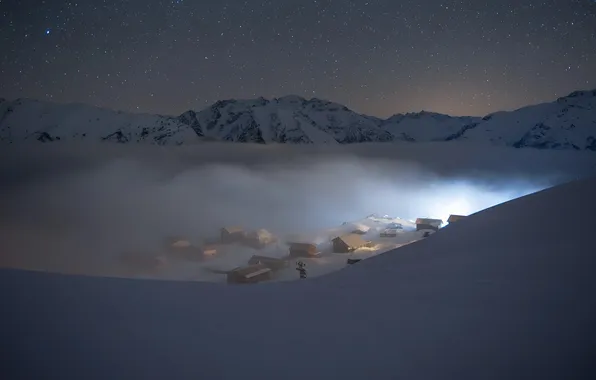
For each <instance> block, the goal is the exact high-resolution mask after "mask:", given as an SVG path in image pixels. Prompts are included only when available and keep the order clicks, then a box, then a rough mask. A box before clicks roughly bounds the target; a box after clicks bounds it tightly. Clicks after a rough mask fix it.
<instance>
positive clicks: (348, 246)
mask: <svg viewBox="0 0 596 380" xmlns="http://www.w3.org/2000/svg"><path fill="white" fill-rule="evenodd" d="M332 242H333V252H335V253H348V252H352V251H355V250H357V249H358V248H362V247H366V246H369V245H370V244H371V242H370V241H367V240H364V239H362V236H360V235H358V234H348V235H343V236H339V237H336V238H335V239H333V240H332Z"/></svg>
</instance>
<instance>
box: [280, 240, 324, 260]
mask: <svg viewBox="0 0 596 380" xmlns="http://www.w3.org/2000/svg"><path fill="white" fill-rule="evenodd" d="M288 244H289V246H290V257H316V256H318V255H320V254H321V252H319V249H318V247H317V245H316V244H312V243H288Z"/></svg>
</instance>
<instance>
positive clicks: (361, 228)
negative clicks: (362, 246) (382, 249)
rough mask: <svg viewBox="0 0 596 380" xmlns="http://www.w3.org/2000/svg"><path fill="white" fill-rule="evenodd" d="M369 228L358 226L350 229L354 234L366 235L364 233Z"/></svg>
mask: <svg viewBox="0 0 596 380" xmlns="http://www.w3.org/2000/svg"><path fill="white" fill-rule="evenodd" d="M369 230H370V228H369V227H366V226H360V227H358V228H356V229H355V230H353V231H352V233H353V234H356V235H366V233H367V232H368V231H369Z"/></svg>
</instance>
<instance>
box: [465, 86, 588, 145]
mask: <svg viewBox="0 0 596 380" xmlns="http://www.w3.org/2000/svg"><path fill="white" fill-rule="evenodd" d="M459 139H460V140H467V141H473V142H486V141H490V142H492V143H494V144H500V145H508V146H514V147H516V148H522V147H533V148H557V149H576V150H583V149H587V150H594V151H596V90H593V91H577V92H574V93H571V94H570V95H568V96H565V97H562V98H559V99H558V100H557V101H556V102H552V103H543V104H538V105H535V106H529V107H524V108H521V109H518V110H516V111H512V112H498V113H494V114H491V115H488V116H485V117H484V118H483V119H482V121H481V122H480V123H478V124H477V125H475V126H472V128H469V129H468V130H466V131H465V133H462V135H461V137H459Z"/></svg>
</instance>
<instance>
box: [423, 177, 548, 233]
mask: <svg viewBox="0 0 596 380" xmlns="http://www.w3.org/2000/svg"><path fill="white" fill-rule="evenodd" d="M540 190H542V188H538V187H536V186H530V185H527V184H525V185H524V184H521V185H520V184H516V185H509V186H506V187H505V188H503V189H499V190H489V189H487V188H485V187H483V186H481V185H475V184H473V183H471V182H470V183H457V184H449V183H446V184H442V183H437V184H434V185H433V189H432V191H423V192H421V194H420V196H419V197H420V198H419V199H424V201H423V202H421V204H420V203H419V204H418V210H419V211H418V215H419V217H430V218H436V219H441V220H442V221H443V222H444V223H447V219H449V216H450V215H464V216H467V215H470V214H474V213H476V212H479V211H482V210H484V209H487V208H490V207H493V206H496V205H499V204H501V203H504V202H508V201H510V200H513V199H516V198H519V197H522V196H525V195H528V194H532V193H535V192H537V191H540Z"/></svg>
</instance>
